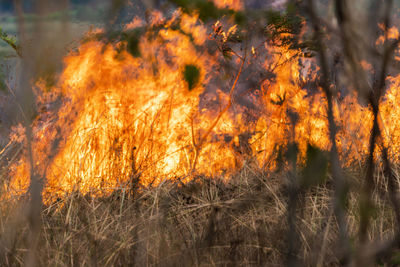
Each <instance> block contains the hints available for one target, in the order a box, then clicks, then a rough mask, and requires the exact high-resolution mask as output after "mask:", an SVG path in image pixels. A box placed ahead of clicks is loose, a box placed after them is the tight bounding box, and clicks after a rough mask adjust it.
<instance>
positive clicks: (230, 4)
mask: <svg viewBox="0 0 400 267" xmlns="http://www.w3.org/2000/svg"><path fill="white" fill-rule="evenodd" d="M214 3H215V4H216V6H217V7H219V8H232V9H234V10H240V9H242V8H243V4H242V1H241V0H214Z"/></svg>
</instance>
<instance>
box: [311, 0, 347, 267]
mask: <svg viewBox="0 0 400 267" xmlns="http://www.w3.org/2000/svg"><path fill="white" fill-rule="evenodd" d="M308 10H309V14H310V17H311V22H312V25H313V27H314V33H315V41H316V46H317V49H318V53H319V61H320V67H321V72H322V76H321V87H322V90H323V92H324V93H325V96H326V100H327V104H328V106H327V116H328V128H329V140H330V143H331V149H330V162H331V172H332V178H333V182H334V185H335V191H334V198H333V208H334V213H335V216H336V220H337V222H338V227H339V243H340V249H341V250H342V251H341V252H340V253H339V255H340V257H341V261H342V263H346V262H348V260H349V256H350V255H349V254H350V244H349V237H348V232H347V220H346V213H345V207H344V205H345V202H346V198H347V196H346V195H347V189H346V183H345V180H344V178H343V173H342V168H341V166H340V161H339V154H338V150H337V145H336V134H337V127H336V123H335V118H334V114H333V93H332V90H331V81H330V80H329V73H330V71H329V66H328V59H327V55H326V51H325V48H324V43H323V41H322V40H323V36H322V35H323V33H322V29H321V28H320V23H319V19H318V17H317V14H316V11H315V7H314V2H313V1H312V0H308Z"/></svg>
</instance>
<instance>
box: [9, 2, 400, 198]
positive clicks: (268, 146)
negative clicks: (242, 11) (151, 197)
mask: <svg viewBox="0 0 400 267" xmlns="http://www.w3.org/2000/svg"><path fill="white" fill-rule="evenodd" d="M218 3H220V4H221V5H233V6H230V7H232V8H240V5H239V3H240V2H239V1H222V2H221V1H219V2H218ZM142 23H143V22H141V21H138V20H136V21H134V22H133V23H132V25H130V26H129V27H135V25H136V26H137V25H139V24H140V25H141V24H142ZM179 23H180V29H181V31H179V30H176V29H174V28H173V27H171V28H166V29H163V30H160V32H159V37H158V38H141V40H140V48H141V49H140V51H141V57H133V56H132V55H130V54H129V53H127V52H119V53H117V52H116V50H115V47H114V46H113V45H110V44H107V45H105V44H104V43H102V42H100V41H90V42H87V43H85V44H83V45H82V46H81V47H80V48H79V51H78V52H76V53H72V54H71V55H69V56H68V57H67V58H66V59H65V70H64V71H63V73H62V75H61V78H60V81H59V83H58V85H57V86H56V87H55V88H52V89H51V90H44V89H43V88H44V86H41V85H40V83H39V84H38V87H39V92H38V94H39V102H40V103H43V104H47V105H49V104H51V103H57V101H62V105H61V108H60V109H59V110H58V111H57V112H56V113H51V111H43V113H42V115H41V117H40V118H39V119H38V121H36V122H35V125H34V129H35V140H34V151H35V155H34V157H35V159H37V162H36V166H35V168H36V171H37V172H39V173H40V174H42V175H43V177H45V179H46V183H47V184H46V189H45V194H48V195H50V196H62V194H64V193H65V192H71V191H72V190H80V191H81V192H83V193H87V192H92V193H95V192H96V190H102V193H104V192H107V191H112V190H113V189H114V188H116V187H118V188H120V187H126V186H127V185H128V184H129V183H130V182H132V181H133V180H135V179H138V180H140V182H141V183H142V184H143V185H150V184H153V185H155V184H159V183H161V182H163V181H164V180H165V179H175V178H179V179H185V177H188V175H190V174H191V173H192V171H196V173H199V174H205V175H218V174H224V173H230V172H233V171H235V170H236V169H237V168H240V167H241V166H243V164H244V163H245V162H248V163H251V164H253V165H255V166H257V167H259V168H274V167H275V165H276V154H277V149H278V148H279V147H284V146H285V145H287V144H288V142H293V141H294V142H296V143H297V144H298V145H299V149H300V157H303V156H304V155H305V152H306V148H307V144H312V145H314V146H317V147H319V148H321V149H324V150H328V149H329V148H330V145H331V144H330V141H329V138H328V122H327V118H326V117H327V116H326V106H327V105H326V99H325V96H324V94H323V93H322V91H321V90H319V91H318V90H317V91H316V92H310V91H308V90H307V89H306V88H305V86H304V85H305V84H306V82H307V78H306V77H307V75H309V74H307V75H305V74H304V71H305V69H304V67H303V65H304V64H302V63H307V62H301V61H302V59H300V58H299V56H298V53H297V52H296V51H293V50H290V49H288V48H285V47H268V46H267V47H266V49H267V50H269V52H270V53H269V54H270V55H271V56H270V57H269V58H268V59H267V60H266V61H265V68H266V69H268V70H270V71H271V72H273V73H274V74H275V78H274V79H271V80H268V81H265V82H264V83H263V84H262V86H261V88H260V96H259V97H260V98H261V100H262V101H261V102H260V103H262V104H263V113H262V115H261V116H259V117H258V118H257V119H256V120H255V121H253V122H248V121H246V120H245V119H243V117H242V115H241V112H240V110H239V111H236V112H234V111H232V110H230V111H229V112H225V113H220V111H221V110H222V109H223V107H224V106H226V105H228V101H230V100H231V99H230V98H229V96H228V95H227V93H224V92H223V90H218V93H219V100H218V101H215V102H218V103H220V104H218V105H214V106H212V105H211V106H212V107H207V108H200V105H199V99H200V98H204V97H206V92H205V85H206V84H207V83H208V82H209V81H210V79H211V78H212V77H215V76H216V75H218V74H217V73H216V71H215V68H216V66H217V61H216V58H215V57H213V56H210V54H208V53H206V52H199V50H198V49H196V47H195V45H198V46H202V45H204V43H205V42H206V40H207V29H206V28H205V26H204V25H201V24H199V23H198V20H197V18H196V17H189V16H186V15H181V19H180V20H179ZM167 24H168V23H167ZM171 24H172V22H171ZM182 31H184V32H190V33H191V37H189V36H188V35H186V34H184V33H183V32H182ZM191 38H193V40H191ZM117 46H118V45H117ZM252 56H257V55H256V51H255V49H254V47H253V48H252ZM308 61H311V59H308ZM187 65H195V66H197V68H198V69H199V70H200V79H199V82H198V83H197V85H196V86H195V88H194V89H193V90H188V85H187V81H186V80H185V78H184V77H183V72H184V68H185V66H187ZM311 75H316V73H311ZM314 78H315V77H314ZM388 81H389V82H390V88H389V89H388V92H387V94H386V96H385V98H384V100H383V101H382V103H381V114H380V115H381V124H382V125H383V129H384V133H383V135H384V142H385V144H386V145H388V146H389V147H390V153H391V155H393V156H395V155H399V153H398V152H399V149H400V136H399V134H398V133H397V132H396V129H398V127H400V125H399V123H400V122H399V120H398V119H397V118H399V117H400V108H399V106H398V105H397V103H398V102H399V100H400V93H399V92H398V90H397V88H398V87H399V86H400V76H398V77H390V78H389V79H388ZM60 99H61V100H60ZM214 100H215V99H214ZM221 105H222V107H221ZM334 112H335V118H336V123H337V125H338V127H339V133H338V136H337V142H338V148H339V151H340V153H341V156H342V157H343V158H346V160H347V162H357V161H362V159H363V157H364V156H365V155H366V153H367V151H368V147H367V145H368V138H369V132H370V129H371V126H372V114H371V112H370V110H369V109H368V107H364V106H362V105H360V104H359V103H358V102H357V96H356V95H355V94H354V93H353V94H349V95H347V96H346V97H344V98H343V99H342V100H340V101H339V100H337V101H336V102H335V106H334ZM219 114H221V118H220V119H219V121H218V123H217V124H215V121H216V118H217V117H218V115H219ZM294 114H296V115H294ZM361 118H362V119H361ZM214 124H215V127H213V125H214ZM293 125H294V126H293ZM208 131H210V134H209V135H207V134H206V133H207V132H208ZM245 133H249V134H247V135H246V134H245ZM14 134H15V139H17V138H18V137H20V136H22V135H23V133H22V132H21V128H17V129H16V130H15V131H14ZM202 139H205V142H201V140H202ZM55 147H58V149H56V148H55ZM394 159H395V160H397V161H398V156H397V158H394ZM28 168H29V167H28V165H27V163H26V162H25V159H24V158H21V160H20V161H19V162H18V163H17V164H15V165H13V166H12V168H11V172H12V177H13V178H12V181H11V183H10V185H9V188H8V190H11V191H12V192H20V191H22V192H23V191H25V190H26V189H27V187H28V184H29V179H28V177H29V175H28V174H29V171H28Z"/></svg>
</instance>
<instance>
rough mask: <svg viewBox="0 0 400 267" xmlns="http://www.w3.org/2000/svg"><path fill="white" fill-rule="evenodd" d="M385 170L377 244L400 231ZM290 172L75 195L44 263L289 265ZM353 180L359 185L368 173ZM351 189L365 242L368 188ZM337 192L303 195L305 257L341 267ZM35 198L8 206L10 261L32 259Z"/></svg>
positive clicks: (1, 243) (45, 224)
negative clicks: (362, 201)
mask: <svg viewBox="0 0 400 267" xmlns="http://www.w3.org/2000/svg"><path fill="white" fill-rule="evenodd" d="M381 175H382V173H378V172H377V173H376V176H375V177H376V182H377V184H379V185H380V187H379V188H381V189H382V190H377V191H376V192H375V193H374V197H373V199H374V201H375V203H376V205H375V208H374V211H373V214H372V216H371V217H372V219H371V224H370V228H369V232H368V235H369V238H370V239H372V240H376V242H383V241H385V240H387V239H388V238H389V237H390V236H393V234H394V229H395V228H396V227H395V224H396V223H395V218H394V214H393V212H392V211H391V210H390V205H388V199H387V192H385V190H386V189H385V188H386V187H387V185H385V184H384V182H383V180H382V179H380V177H381ZM287 176H288V173H287V172H286V171H282V172H280V173H274V174H266V173H262V172H261V171H257V170H252V169H249V168H246V167H245V168H244V169H243V170H242V171H241V172H239V173H237V174H236V175H234V176H233V177H232V178H231V179H230V180H228V181H227V182H223V181H222V180H221V178H222V177H219V178H218V177H212V178H207V177H201V176H199V177H196V178H195V179H194V180H193V181H191V182H189V183H188V184H185V185H183V184H180V183H178V182H171V181H165V182H164V183H161V184H160V185H158V186H157V187H154V188H137V189H136V190H135V192H129V191H127V190H125V189H121V190H116V191H115V192H113V193H112V194H111V195H109V196H105V197H97V198H96V197H90V196H89V195H82V194H80V193H78V192H75V193H71V194H69V195H68V196H66V197H65V198H64V199H59V201H57V202H54V203H52V204H49V205H46V206H44V207H43V209H42V211H41V218H42V228H41V231H40V237H39V241H38V247H37V250H36V253H37V255H36V256H37V259H38V265H39V266H261V265H264V266H281V265H283V264H285V262H286V259H287V251H288V247H289V243H290V242H293V240H291V239H289V240H288V223H287V222H288V192H289V191H288V183H287V181H288V177H287ZM346 176H347V178H348V180H350V181H354V185H355V184H356V182H357V183H358V182H359V179H360V177H357V176H354V175H352V174H350V173H347V174H346ZM350 188H351V193H350V194H349V199H348V203H347V204H346V211H347V214H348V226H349V229H348V230H349V233H350V236H351V238H352V239H354V240H356V239H357V232H358V226H359V220H360V218H359V206H358V201H357V199H358V195H359V193H360V192H359V190H358V189H357V188H355V187H354V186H350ZM386 191H387V190H386ZM332 194H333V190H332V183H331V180H330V179H328V180H327V182H326V183H325V184H323V185H319V186H316V187H312V188H310V189H308V190H305V191H304V192H302V193H301V194H299V195H298V199H297V200H296V201H297V202H298V205H297V210H296V233H297V236H298V242H297V243H296V244H295V245H296V246H297V251H298V253H297V254H296V255H295V256H296V258H297V259H298V260H300V261H301V262H302V264H304V265H306V266H335V265H339V264H340V262H339V260H340V258H338V254H337V251H338V243H337V240H338V238H337V235H338V227H337V222H336V220H335V217H334V216H333V213H332V203H331V201H332ZM25 202H26V201H25V200H24V199H20V200H19V201H15V200H9V201H8V202H5V201H3V202H2V203H1V209H2V214H3V215H2V216H1V217H0V227H1V228H0V231H1V232H0V236H1V239H0V250H1V253H0V255H1V258H0V263H1V265H6V266H19V265H24V261H25V257H26V250H27V249H28V247H29V241H28V234H29V230H28V227H27V225H28V224H27V223H26V222H25V221H24V218H26V216H24V214H25V213H26V212H27V210H26V205H25V204H23V203H25ZM353 245H354V246H356V242H354V243H353ZM353 250H354V251H358V249H357V248H356V247H354V248H353ZM365 255H366V256H367V253H366V254H365ZM390 255H391V256H390V257H388V258H385V257H380V258H379V259H378V258H376V261H375V262H376V263H379V262H381V263H382V264H384V265H383V266H394V265H396V264H397V261H396V260H397V259H396V255H398V254H396V253H394V254H393V253H391V254H390ZM393 255H395V256H393Z"/></svg>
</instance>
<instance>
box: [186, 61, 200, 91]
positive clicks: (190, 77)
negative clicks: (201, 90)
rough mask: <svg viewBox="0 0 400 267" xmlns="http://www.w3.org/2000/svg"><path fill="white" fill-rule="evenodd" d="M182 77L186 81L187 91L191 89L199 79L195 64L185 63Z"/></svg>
mask: <svg viewBox="0 0 400 267" xmlns="http://www.w3.org/2000/svg"><path fill="white" fill-rule="evenodd" d="M183 77H184V78H185V81H186V82H187V83H188V88H189V91H191V90H193V89H194V88H195V87H196V86H197V84H198V83H199V81H200V69H199V68H198V67H197V66H195V65H186V66H185V69H184V71H183Z"/></svg>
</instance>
